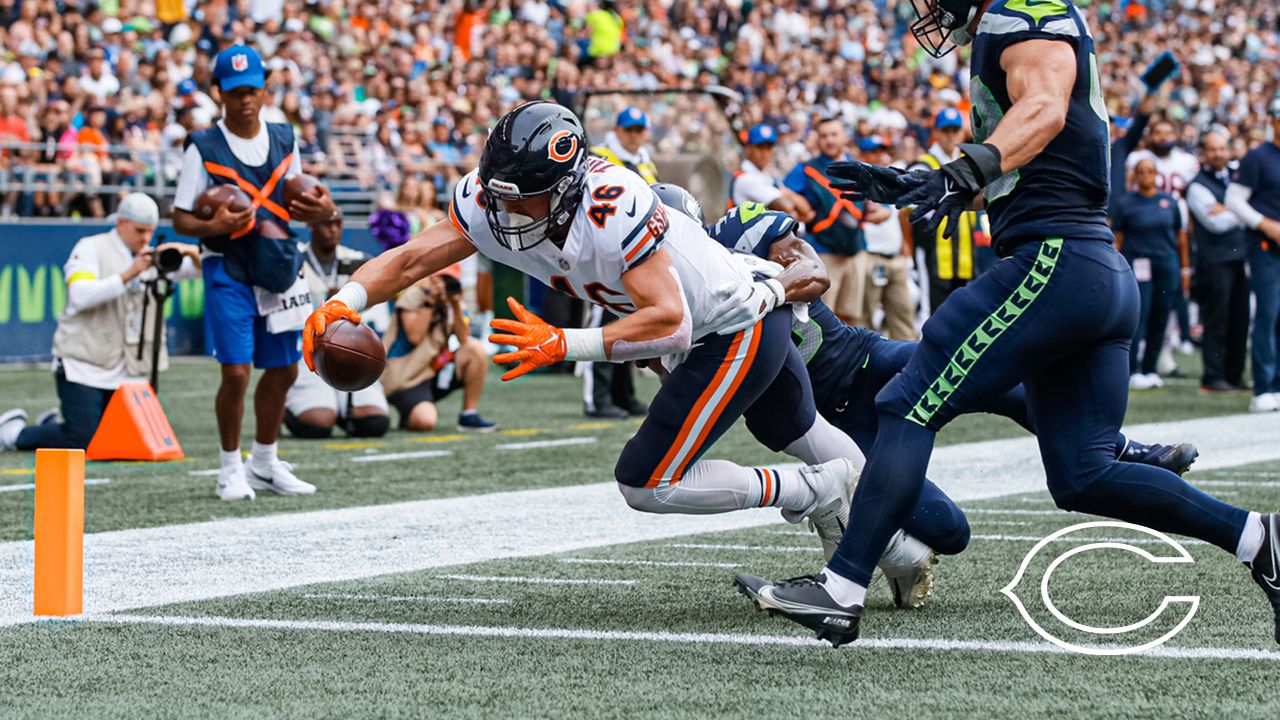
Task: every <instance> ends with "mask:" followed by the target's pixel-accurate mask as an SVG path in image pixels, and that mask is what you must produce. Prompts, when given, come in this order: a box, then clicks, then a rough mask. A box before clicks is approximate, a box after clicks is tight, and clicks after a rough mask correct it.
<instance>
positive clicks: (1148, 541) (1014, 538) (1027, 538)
mask: <svg viewBox="0 0 1280 720" xmlns="http://www.w3.org/2000/svg"><path fill="white" fill-rule="evenodd" d="M969 539H970V540H995V541H1001V542H1040V541H1041V540H1043V539H1044V536H1043V535H972V536H970V538H969ZM1177 541H1178V543H1179V544H1180V545H1208V544H1209V543H1207V542H1205V541H1203V540H1193V539H1191V538H1184V537H1179V538H1178V539H1177ZM1049 542H1074V543H1085V542H1111V543H1124V544H1126V545H1166V544H1167V543H1165V542H1164V541H1163V540H1156V539H1155V538H1125V537H1093V536H1091V535H1088V534H1081V535H1067V536H1064V537H1060V538H1054V539H1053V540H1050V541H1049Z"/></svg>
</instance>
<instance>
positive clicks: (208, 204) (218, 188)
mask: <svg viewBox="0 0 1280 720" xmlns="http://www.w3.org/2000/svg"><path fill="white" fill-rule="evenodd" d="M252 203H253V200H252V199H251V198H250V197H249V194H248V193H246V192H245V191H243V190H241V189H240V188H238V187H236V186H235V185H214V186H213V187H211V188H209V189H208V190H205V191H204V192H202V193H200V196H199V197H197V198H196V207H195V215H196V217H198V218H200V219H201V220H208V219H209V218H211V217H213V216H214V215H215V214H216V213H217V212H218V208H220V207H222V206H223V205H228V204H229V205H230V206H231V209H232V210H234V211H236V212H243V211H244V210H248V209H249V206H250V205H251V204H252Z"/></svg>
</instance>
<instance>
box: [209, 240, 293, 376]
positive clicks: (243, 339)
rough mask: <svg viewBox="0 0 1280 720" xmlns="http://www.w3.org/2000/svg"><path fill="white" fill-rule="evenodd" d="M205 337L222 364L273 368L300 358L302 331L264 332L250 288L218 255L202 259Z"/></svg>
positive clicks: (284, 365)
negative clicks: (238, 278) (233, 274)
mask: <svg viewBox="0 0 1280 720" xmlns="http://www.w3.org/2000/svg"><path fill="white" fill-rule="evenodd" d="M204 337H205V347H206V348H207V349H208V350H209V353H210V354H211V355H213V357H214V358H215V359H216V360H217V361H218V362H219V363H222V364H223V365H248V364H249V363H250V362H253V366H254V367H256V368H275V367H286V366H288V365H293V364H295V363H297V362H298V360H300V359H302V333H301V332H298V331H294V332H283V333H275V334H272V333H269V332H267V320H266V318H264V317H261V316H260V315H258V301H257V299H256V298H255V297H254V294H253V288H252V287H250V286H248V285H245V284H244V283H242V282H240V281H239V280H235V279H232V277H231V276H230V275H227V271H226V270H225V269H224V268H223V267H222V258H220V257H211V258H207V259H206V260H205V261H204Z"/></svg>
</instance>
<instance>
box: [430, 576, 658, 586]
mask: <svg viewBox="0 0 1280 720" xmlns="http://www.w3.org/2000/svg"><path fill="white" fill-rule="evenodd" d="M436 577H437V578H438V579H440V580H462V581H464V582H497V583H515V584H517V585H635V584H636V581H635V580H605V579H601V578H549V577H521V576H516V575H437V576H436Z"/></svg>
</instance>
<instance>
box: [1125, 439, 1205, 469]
mask: <svg viewBox="0 0 1280 720" xmlns="http://www.w3.org/2000/svg"><path fill="white" fill-rule="evenodd" d="M1198 457H1200V451H1199V450H1196V446H1195V445H1192V444H1191V443H1178V444H1177V445H1161V444H1159V443H1153V444H1151V445H1143V444H1142V443H1139V442H1133V441H1130V442H1129V445H1128V447H1126V448H1125V450H1124V452H1123V453H1122V454H1121V455H1120V460H1122V461H1123V462H1131V463H1139V464H1142V465H1154V466H1155V467H1158V468H1164V469H1165V470H1168V471H1169V472H1171V473H1174V474H1176V475H1185V474H1186V473H1187V471H1188V470H1190V469H1191V463H1193V462H1195V461H1196V458H1198Z"/></svg>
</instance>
